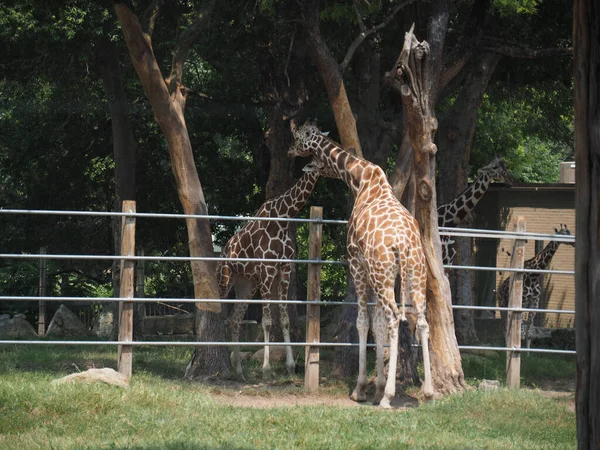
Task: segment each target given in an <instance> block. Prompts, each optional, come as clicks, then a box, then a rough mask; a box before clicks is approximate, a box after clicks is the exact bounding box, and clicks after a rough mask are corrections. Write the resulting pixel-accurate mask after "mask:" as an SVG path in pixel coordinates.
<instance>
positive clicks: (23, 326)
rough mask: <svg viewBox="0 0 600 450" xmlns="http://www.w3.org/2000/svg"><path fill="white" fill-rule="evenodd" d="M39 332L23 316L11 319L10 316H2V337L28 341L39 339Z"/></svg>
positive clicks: (0, 317)
mask: <svg viewBox="0 0 600 450" xmlns="http://www.w3.org/2000/svg"><path fill="white" fill-rule="evenodd" d="M37 335H38V334H37V332H36V331H35V328H33V325H31V324H30V323H29V322H27V320H25V316H24V315H23V314H15V316H14V317H13V318H12V319H11V318H10V316H9V315H8V314H2V316H0V337H2V338H9V339H27V338H33V337H37Z"/></svg>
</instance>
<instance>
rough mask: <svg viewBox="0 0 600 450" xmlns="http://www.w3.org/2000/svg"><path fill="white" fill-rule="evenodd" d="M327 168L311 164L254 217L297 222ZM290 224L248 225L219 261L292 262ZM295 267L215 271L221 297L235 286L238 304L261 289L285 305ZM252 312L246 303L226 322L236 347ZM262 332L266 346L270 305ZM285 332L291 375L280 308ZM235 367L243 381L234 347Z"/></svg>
mask: <svg viewBox="0 0 600 450" xmlns="http://www.w3.org/2000/svg"><path fill="white" fill-rule="evenodd" d="M322 168H323V165H319V164H318V163H317V162H315V161H313V162H311V163H309V164H308V165H306V166H305V167H304V168H303V169H302V170H303V172H304V173H303V175H302V177H300V178H299V179H298V181H296V183H295V184H294V185H293V186H292V187H291V188H290V189H288V190H287V191H286V192H284V193H283V194H281V195H279V196H277V197H274V198H272V199H270V200H267V201H266V202H264V203H263V204H262V206H261V207H260V208H259V209H258V211H257V212H256V214H255V217H282V218H288V217H295V216H296V215H297V214H298V212H299V211H300V210H301V209H302V207H303V206H304V204H305V203H306V201H307V200H308V197H309V196H310V194H311V193H312V191H313V189H314V187H315V185H316V183H317V181H318V180H319V177H320V176H321V169H322ZM288 228H289V222H276V221H256V220H255V221H250V222H248V223H247V224H246V225H245V226H244V227H243V228H242V229H240V230H239V231H238V232H237V233H236V234H234V235H233V236H232V237H231V239H229V241H228V242H227V244H225V247H223V250H222V252H221V257H225V258H265V259H292V258H293V257H294V247H293V245H292V240H291V238H290V236H289V233H288ZM290 274H291V265H290V263H287V262H282V263H268V262H238V261H220V262H219V264H218V266H217V279H218V282H219V295H220V297H221V298H226V297H227V295H228V294H229V292H230V291H231V289H232V288H233V287H235V295H236V297H237V298H240V299H251V298H252V297H253V296H254V294H255V293H256V291H257V290H260V295H261V298H262V299H265V300H268V299H280V300H286V299H287V294H288V287H289V284H290ZM247 309H248V304H247V303H236V305H235V307H234V309H233V311H232V313H231V314H230V316H229V318H228V320H227V321H228V325H229V328H230V330H231V337H232V341H233V342H239V339H240V328H241V323H242V319H243V318H244V315H245V314H246V310H247ZM262 311H263V316H262V328H263V333H264V341H265V342H269V333H270V330H271V325H272V318H271V308H270V305H269V304H268V303H264V304H263V307H262ZM279 311H280V318H281V328H282V331H283V338H284V341H285V342H286V344H288V345H286V364H285V365H286V369H287V372H288V374H290V375H291V374H293V373H295V363H294V359H293V355H292V347H291V346H290V345H289V343H290V320H289V315H288V312H287V305H285V304H280V305H279ZM233 354H234V365H235V370H236V374H237V375H238V376H239V377H240V378H243V372H242V364H241V359H240V347H239V346H234V350H233ZM262 371H263V378H265V379H268V378H270V376H271V366H270V363H269V346H265V349H264V360H263V367H262Z"/></svg>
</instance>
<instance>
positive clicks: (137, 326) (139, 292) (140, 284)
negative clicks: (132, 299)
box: [133, 249, 146, 339]
mask: <svg viewBox="0 0 600 450" xmlns="http://www.w3.org/2000/svg"><path fill="white" fill-rule="evenodd" d="M138 256H144V250H143V249H142V250H140V251H139V252H138ZM145 271H146V261H144V260H143V259H142V260H139V261H136V265H135V296H136V298H144V297H145V296H146V292H145V288H146V285H145V283H146V280H145ZM133 316H134V317H133V319H134V321H135V323H134V325H133V336H134V338H135V339H138V338H141V337H142V336H143V335H144V318H145V317H146V303H137V304H136V305H135V314H134V315H133Z"/></svg>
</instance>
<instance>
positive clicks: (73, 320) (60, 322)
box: [46, 305, 92, 337]
mask: <svg viewBox="0 0 600 450" xmlns="http://www.w3.org/2000/svg"><path fill="white" fill-rule="evenodd" d="M91 335H92V332H91V331H90V330H88V329H87V327H86V326H85V325H84V324H83V322H82V321H81V320H79V317H77V316H76V315H75V313H73V312H72V311H71V310H69V308H67V307H66V306H65V305H60V308H58V311H56V313H55V314H54V317H53V318H52V320H51V321H50V325H48V331H47V332H46V336H52V337H86V336H91Z"/></svg>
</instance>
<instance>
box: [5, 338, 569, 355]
mask: <svg viewBox="0 0 600 450" xmlns="http://www.w3.org/2000/svg"><path fill="white" fill-rule="evenodd" d="M13 344H16V345H131V346H136V347H141V346H149V347H167V346H173V347H229V346H231V347H277V346H285V345H289V346H291V347H307V346H310V347H358V346H359V344H358V343H357V342H290V343H289V344H288V343H285V342H196V341H44V340H35V341H34V340H31V341H27V340H24V341H18V340H0V345H13ZM375 346H376V344H367V347H375ZM416 347H418V345H417V346H416ZM458 348H459V350H490V351H511V352H530V353H557V354H566V355H575V354H577V352H576V351H575V350H554V349H545V348H518V347H477V346H473V345H459V346H458Z"/></svg>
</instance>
